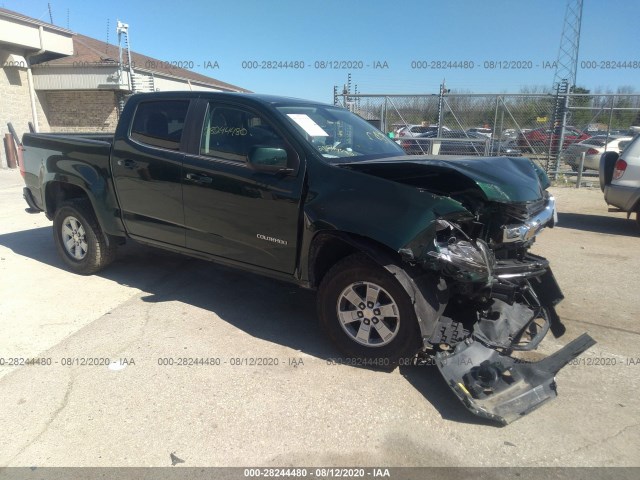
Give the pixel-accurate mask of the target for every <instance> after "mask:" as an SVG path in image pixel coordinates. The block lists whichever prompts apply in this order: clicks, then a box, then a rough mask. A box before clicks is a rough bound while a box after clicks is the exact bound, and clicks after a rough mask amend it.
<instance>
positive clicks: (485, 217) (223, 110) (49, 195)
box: [21, 92, 595, 424]
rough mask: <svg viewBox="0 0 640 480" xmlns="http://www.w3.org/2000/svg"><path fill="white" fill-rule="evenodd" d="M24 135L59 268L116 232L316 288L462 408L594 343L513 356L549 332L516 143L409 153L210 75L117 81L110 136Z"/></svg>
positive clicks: (99, 259)
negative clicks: (442, 384)
mask: <svg viewBox="0 0 640 480" xmlns="http://www.w3.org/2000/svg"><path fill="white" fill-rule="evenodd" d="M23 144H24V148H25V151H24V159H23V162H22V164H21V170H22V173H23V176H24V180H25V183H26V187H25V188H24V198H25V199H26V201H27V203H28V205H29V207H30V209H29V210H30V211H37V212H40V211H43V212H44V213H45V214H46V216H47V218H49V219H51V220H53V238H54V242H55V246H56V249H57V251H58V253H59V255H60V257H61V258H62V260H63V261H64V263H65V264H66V265H67V266H68V268H69V269H70V270H72V271H73V272H76V273H79V274H92V273H95V272H97V271H99V270H100V269H101V268H103V267H105V266H106V265H108V264H109V263H110V262H111V261H112V260H113V259H114V257H115V255H116V249H117V247H118V245H120V244H122V243H123V242H124V241H125V240H126V239H132V240H135V241H137V242H141V243H144V244H148V245H152V246H155V247H160V248H165V249H168V250H172V251H175V252H181V253H184V254H186V255H191V256H195V257H199V258H203V259H207V260H211V261H214V262H219V263H221V264H225V265H230V266H234V267H238V268H241V269H244V270H247V271H251V272H255V273H259V274H262V275H267V276H269V277H273V278H276V279H280V280H286V281H289V282H293V283H296V284H298V285H300V286H302V287H304V288H310V289H317V311H318V316H319V319H320V322H321V325H322V326H323V328H324V330H325V331H326V333H327V334H328V336H329V338H330V339H331V340H332V341H333V342H334V343H335V345H336V346H337V347H338V349H339V350H340V351H341V352H342V353H343V354H345V355H347V356H349V358H357V359H359V360H361V361H363V362H364V363H363V364H365V365H367V364H369V365H381V366H394V365H397V364H402V362H406V361H407V359H414V360H415V361H417V362H419V361H423V362H424V361H425V359H426V361H429V362H432V363H434V364H436V365H437V367H438V368H439V370H440V372H441V373H442V375H443V377H444V378H445V380H446V382H447V384H448V385H449V386H450V387H451V389H452V390H453V391H454V392H455V394H456V395H457V396H458V397H459V398H460V400H462V402H463V403H464V405H465V406H466V407H467V408H468V409H469V410H471V411H472V412H474V413H476V414H477V415H480V416H483V417H486V418H490V419H493V420H495V421H498V422H501V423H503V424H506V423H509V422H511V421H513V420H515V419H517V418H519V417H521V416H522V415H524V414H526V413H528V412H529V411H531V410H533V409H534V408H536V407H537V406H539V405H540V404H542V403H544V402H545V401H547V400H549V399H552V398H554V397H555V396H556V384H555V378H554V377H555V374H556V373H557V372H558V371H559V370H560V369H561V368H562V367H563V366H565V365H566V364H567V363H568V362H570V361H571V360H572V359H574V358H575V357H576V356H578V355H579V354H581V353H582V352H584V351H585V350H586V349H587V348H589V347H590V346H591V345H593V344H594V343H595V342H594V341H593V340H592V339H591V338H590V337H589V336H588V335H587V334H583V335H582V336H580V337H578V338H576V339H575V340H573V341H571V342H570V343H568V344H567V345H566V346H565V347H564V348H562V349H560V350H559V351H557V352H556V353H554V354H552V355H550V356H548V357H546V358H544V359H543V360H541V361H538V362H526V361H524V360H522V359H519V358H518V355H522V354H519V353H518V352H519V351H526V350H532V349H534V348H536V347H537V346H538V345H539V343H540V341H541V340H542V339H543V337H545V335H546V334H547V333H548V332H549V331H551V332H552V334H553V335H555V336H556V337H559V336H560V335H562V334H563V333H564V327H563V325H562V323H561V321H560V318H559V317H558V315H557V314H556V311H555V306H556V305H557V303H558V302H559V301H560V300H562V298H563V295H562V293H561V290H560V288H559V286H558V284H557V283H556V280H555V279H554V276H553V273H552V271H551V268H550V267H549V262H548V261H547V260H546V259H544V258H542V257H539V256H536V255H534V254H532V253H530V252H529V249H530V247H531V245H532V244H533V242H534V241H535V238H536V235H538V234H539V233H540V232H541V231H542V230H543V229H544V228H545V227H552V226H553V225H554V222H555V220H554V219H555V201H554V198H553V197H552V196H551V195H550V194H549V193H548V192H547V191H546V188H547V187H548V185H549V183H548V180H547V177H546V175H545V173H544V171H542V170H541V169H540V168H539V167H538V166H536V165H535V164H534V163H533V162H532V161H530V160H529V159H527V158H508V157H501V158H471V159H464V158H457V159H449V160H443V159H438V158H432V157H421V156H410V157H408V156H406V155H405V154H404V152H403V151H402V149H401V148H400V147H399V146H398V145H397V144H396V143H394V142H393V141H392V140H390V139H389V138H387V137H386V136H385V135H384V134H383V133H382V132H380V131H379V130H377V129H375V128H374V127H373V126H371V125H370V124H369V123H367V122H366V121H364V120H363V119H361V118H360V117H358V116H356V115H354V114H352V113H351V112H349V111H347V110H345V109H342V108H338V107H334V106H330V105H324V104H320V103H314V102H309V101H302V100H295V99H289V98H281V97H275V96H266V95H254V94H232V93H213V92H212V93H204V92H161V93H158V92H156V93H150V94H138V95H133V96H131V97H130V98H129V100H128V101H127V103H126V105H125V108H124V110H123V112H122V114H121V117H120V120H119V123H118V126H117V128H116V131H115V135H102V134H92V135H81V134H77V135H61V134H34V133H28V134H25V135H24V137H23ZM421 359H422V360H421ZM367 362H369V363H367Z"/></svg>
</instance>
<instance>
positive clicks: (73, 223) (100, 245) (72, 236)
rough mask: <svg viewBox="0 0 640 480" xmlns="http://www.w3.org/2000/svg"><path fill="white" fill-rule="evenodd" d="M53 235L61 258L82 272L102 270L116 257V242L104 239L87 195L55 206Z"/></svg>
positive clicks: (72, 267)
mask: <svg viewBox="0 0 640 480" xmlns="http://www.w3.org/2000/svg"><path fill="white" fill-rule="evenodd" d="M53 238H54V241H55V244H56V249H57V250H58V254H59V255H60V258H62V260H63V261H64V263H65V264H66V265H67V266H68V267H69V268H70V269H71V270H72V271H74V272H76V273H80V274H82V275H90V274H92V273H95V272H97V271H99V270H101V269H102V268H104V267H105V266H107V265H108V264H109V263H111V262H112V261H113V259H114V257H115V253H116V245H115V243H114V242H107V239H106V238H105V236H104V235H103V233H102V231H101V230H100V227H99V225H98V221H97V219H96V217H95V214H94V213H93V209H92V208H91V204H90V203H89V201H88V200H87V199H75V200H71V201H68V202H65V203H63V204H62V205H61V206H60V208H58V210H56V213H55V215H54V217H53Z"/></svg>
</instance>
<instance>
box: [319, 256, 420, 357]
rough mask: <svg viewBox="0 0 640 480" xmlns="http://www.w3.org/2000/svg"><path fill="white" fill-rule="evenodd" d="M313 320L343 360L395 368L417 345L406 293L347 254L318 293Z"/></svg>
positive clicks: (415, 323)
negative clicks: (332, 343) (316, 309)
mask: <svg viewBox="0 0 640 480" xmlns="http://www.w3.org/2000/svg"><path fill="white" fill-rule="evenodd" d="M318 316H319V317H320V323H321V325H322V327H323V329H324V330H325V331H326V332H327V334H328V336H329V338H331V340H332V341H333V342H334V343H335V345H336V346H337V347H338V348H339V349H340V351H341V352H342V353H344V354H345V355H346V356H347V357H351V358H354V357H355V358H358V359H363V360H373V361H376V362H381V363H378V364H381V365H387V364H388V365H395V364H397V363H398V361H399V360H400V359H401V358H406V359H410V358H411V357H413V356H414V355H415V354H416V353H417V352H418V350H419V349H420V346H421V337H420V328H419V326H418V320H417V318H416V314H415V311H414V308H413V305H412V303H411V300H410V298H409V295H408V294H407V293H406V291H405V290H404V288H403V287H402V286H401V285H400V283H398V281H397V280H396V279H395V278H394V276H393V275H391V274H390V273H389V272H387V271H386V270H385V269H384V268H382V267H381V266H379V265H377V264H376V263H374V262H373V261H372V260H370V259H369V258H368V257H367V256H365V255H363V254H355V255H351V256H349V257H347V258H345V259H343V260H341V261H340V262H338V263H337V264H336V265H334V266H333V267H332V268H331V269H330V270H329V272H327V274H326V275H325V277H324V278H323V280H322V283H321V284H320V288H319V291H318ZM382 362H384V363H382Z"/></svg>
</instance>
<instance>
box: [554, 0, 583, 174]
mask: <svg viewBox="0 0 640 480" xmlns="http://www.w3.org/2000/svg"><path fill="white" fill-rule="evenodd" d="M582 2H583V0H567V8H566V11H565V14H564V24H563V26H562V35H561V36H560V48H559V50H558V59H557V61H556V70H555V74H554V77H553V88H554V89H555V90H556V103H555V108H554V111H553V118H552V121H551V135H550V140H549V156H548V157H547V172H549V169H550V167H551V163H553V167H552V168H551V170H552V172H551V173H552V174H553V178H555V177H556V175H557V173H558V168H559V167H560V155H561V153H562V148H563V146H564V133H565V127H566V125H567V113H568V112H569V100H570V94H571V92H572V91H573V89H574V88H575V86H576V76H577V72H578V53H579V51H580V29H581V27H582ZM558 133H559V135H560V136H559V138H558V144H557V146H555V148H557V151H554V137H555V136H556V135H557V134H558ZM553 157H555V158H553ZM552 158H553V162H551V159H552Z"/></svg>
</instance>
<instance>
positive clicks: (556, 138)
mask: <svg viewBox="0 0 640 480" xmlns="http://www.w3.org/2000/svg"><path fill="white" fill-rule="evenodd" d="M560 131H561V127H555V128H553V129H551V128H536V129H535V130H530V131H528V132H526V133H521V134H520V135H518V146H519V147H520V148H522V149H524V150H525V151H529V152H532V153H533V152H534V151H537V152H538V153H542V152H544V151H545V150H546V149H548V148H549V146H550V145H551V147H552V148H551V149H552V151H556V152H557V150H558V146H559V144H560ZM589 137H591V135H587V134H586V133H584V132H581V131H580V130H578V129H577V128H575V127H565V129H564V142H563V143H562V145H563V147H566V146H568V145H571V144H572V143H576V142H581V141H582V140H586V139H587V138H589Z"/></svg>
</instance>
